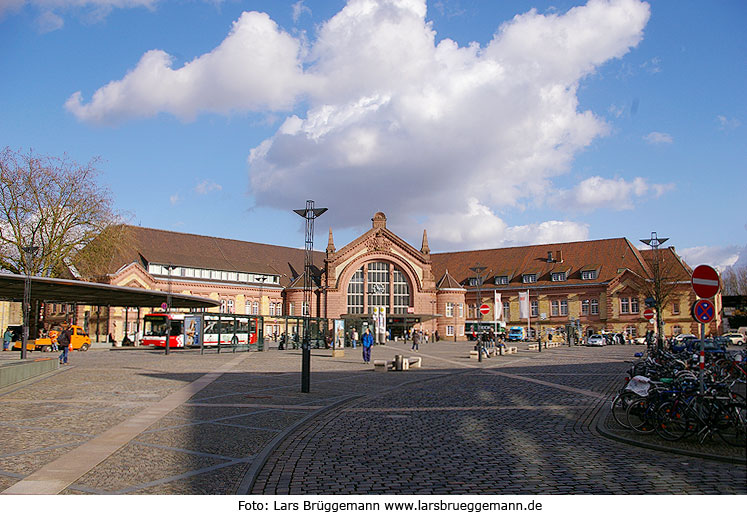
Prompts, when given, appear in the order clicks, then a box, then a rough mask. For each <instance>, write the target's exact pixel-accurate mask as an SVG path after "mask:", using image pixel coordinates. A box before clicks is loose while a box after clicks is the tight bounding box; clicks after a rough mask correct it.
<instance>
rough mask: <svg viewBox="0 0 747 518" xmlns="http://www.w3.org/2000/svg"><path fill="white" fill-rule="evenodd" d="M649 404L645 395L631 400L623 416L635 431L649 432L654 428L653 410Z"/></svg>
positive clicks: (652, 431)
mask: <svg viewBox="0 0 747 518" xmlns="http://www.w3.org/2000/svg"><path fill="white" fill-rule="evenodd" d="M651 406H652V405H651V401H649V400H648V398H645V397H642V398H638V399H636V400H634V401H631V403H630V405H629V406H628V410H627V412H626V413H625V416H626V417H627V419H628V425H629V426H630V427H631V428H632V429H633V430H635V431H636V432H639V433H642V434H649V433H654V431H655V430H656V422H655V419H654V418H653V417H654V416H653V414H655V412H653V411H652V410H653V409H651Z"/></svg>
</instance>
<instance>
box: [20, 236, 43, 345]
mask: <svg viewBox="0 0 747 518" xmlns="http://www.w3.org/2000/svg"><path fill="white" fill-rule="evenodd" d="M22 250H23V259H24V262H25V267H24V268H25V270H26V278H25V279H24V282H23V336H22V337H21V359H22V360H25V359H26V356H27V351H26V346H27V344H28V342H29V311H30V309H31V268H32V267H33V259H34V255H36V252H37V251H38V250H39V247H38V246H24V247H23V249H22Z"/></svg>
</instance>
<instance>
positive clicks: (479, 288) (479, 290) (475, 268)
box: [470, 263, 487, 362]
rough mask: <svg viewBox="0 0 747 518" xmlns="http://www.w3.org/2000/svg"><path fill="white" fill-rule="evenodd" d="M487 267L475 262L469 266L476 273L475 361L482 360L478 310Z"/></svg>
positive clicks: (479, 314)
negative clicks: (483, 273)
mask: <svg viewBox="0 0 747 518" xmlns="http://www.w3.org/2000/svg"><path fill="white" fill-rule="evenodd" d="M486 269H487V266H481V265H480V263H477V266H473V267H471V268H470V270H472V271H473V272H475V274H476V275H477V304H475V310H476V312H477V361H478V362H481V361H482V347H481V345H482V344H481V342H482V326H481V324H482V312H481V311H480V305H481V304H482V272H484V271H485V270H486Z"/></svg>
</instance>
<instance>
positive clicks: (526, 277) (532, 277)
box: [522, 273, 537, 284]
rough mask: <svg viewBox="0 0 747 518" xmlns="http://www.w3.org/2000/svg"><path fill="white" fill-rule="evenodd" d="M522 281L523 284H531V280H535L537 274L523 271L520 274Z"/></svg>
mask: <svg viewBox="0 0 747 518" xmlns="http://www.w3.org/2000/svg"><path fill="white" fill-rule="evenodd" d="M522 282H523V283H524V284H531V283H533V282H537V274H536V273H525V274H524V275H523V276H522Z"/></svg>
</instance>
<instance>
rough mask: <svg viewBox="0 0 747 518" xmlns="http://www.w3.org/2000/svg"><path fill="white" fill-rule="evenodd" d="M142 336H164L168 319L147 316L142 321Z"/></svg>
mask: <svg viewBox="0 0 747 518" xmlns="http://www.w3.org/2000/svg"><path fill="white" fill-rule="evenodd" d="M144 323H145V326H144V327H145V329H144V330H143V335H144V336H166V331H167V330H168V319H167V318H166V317H162V316H147V317H145V319H144Z"/></svg>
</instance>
